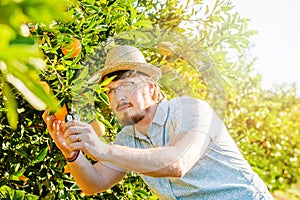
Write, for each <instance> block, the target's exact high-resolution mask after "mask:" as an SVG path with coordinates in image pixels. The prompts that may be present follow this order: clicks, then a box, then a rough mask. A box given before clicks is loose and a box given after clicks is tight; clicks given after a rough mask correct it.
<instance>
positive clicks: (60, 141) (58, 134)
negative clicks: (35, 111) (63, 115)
mask: <svg viewBox="0 0 300 200" xmlns="http://www.w3.org/2000/svg"><path fill="white" fill-rule="evenodd" d="M49 112H50V111H49V110H46V111H45V112H44V113H43V116H42V117H43V120H44V121H45V123H46V124H47V129H48V132H49V134H50V136H51V137H52V139H53V141H54V143H55V144H56V146H57V147H58V148H59V149H60V150H61V152H62V154H63V155H64V157H65V158H71V157H72V156H73V155H74V152H73V150H71V149H70V148H69V146H68V145H67V143H66V139H65V138H64V130H63V128H64V124H65V122H64V121H62V120H58V119H56V117H55V116H54V115H49Z"/></svg>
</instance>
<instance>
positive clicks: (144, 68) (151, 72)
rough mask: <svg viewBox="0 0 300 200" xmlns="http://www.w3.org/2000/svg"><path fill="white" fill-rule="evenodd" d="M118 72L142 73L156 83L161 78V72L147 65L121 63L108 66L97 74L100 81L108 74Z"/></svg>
mask: <svg viewBox="0 0 300 200" xmlns="http://www.w3.org/2000/svg"><path fill="white" fill-rule="evenodd" d="M120 70H136V71H138V72H142V73H144V74H146V75H148V76H149V77H151V78H152V79H153V80H154V81H158V80H159V79H160V77H161V70H160V69H159V68H158V67H156V66H154V65H152V64H148V63H132V62H122V63H117V64H115V65H110V66H108V67H105V68H104V69H102V70H100V71H99V72H98V73H99V75H100V81H101V80H102V79H103V78H104V77H105V76H106V75H108V74H110V73H113V72H116V71H120Z"/></svg>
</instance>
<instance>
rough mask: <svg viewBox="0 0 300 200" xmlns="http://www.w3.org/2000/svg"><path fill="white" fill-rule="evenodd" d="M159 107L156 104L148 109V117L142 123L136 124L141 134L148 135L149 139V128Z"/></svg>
mask: <svg viewBox="0 0 300 200" xmlns="http://www.w3.org/2000/svg"><path fill="white" fill-rule="evenodd" d="M157 105H158V104H156V103H155V104H153V105H151V106H150V107H149V109H148V113H147V114H146V116H145V117H144V118H143V119H142V120H141V121H139V122H138V123H136V124H134V126H135V128H136V129H137V130H138V131H139V132H140V133H142V134H144V135H146V136H147V137H148V128H149V126H150V124H151V122H152V120H153V118H154V115H155V113H156V109H157Z"/></svg>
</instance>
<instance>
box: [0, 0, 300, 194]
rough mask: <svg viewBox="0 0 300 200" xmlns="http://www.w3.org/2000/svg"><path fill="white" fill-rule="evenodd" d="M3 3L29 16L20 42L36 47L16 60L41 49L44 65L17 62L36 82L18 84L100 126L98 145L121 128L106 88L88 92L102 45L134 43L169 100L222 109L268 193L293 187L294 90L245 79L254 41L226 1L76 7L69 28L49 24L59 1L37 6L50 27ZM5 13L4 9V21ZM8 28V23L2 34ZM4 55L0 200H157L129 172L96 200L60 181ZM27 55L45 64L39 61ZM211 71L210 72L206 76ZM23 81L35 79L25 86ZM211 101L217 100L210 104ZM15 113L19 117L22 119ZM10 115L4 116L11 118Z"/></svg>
mask: <svg viewBox="0 0 300 200" xmlns="http://www.w3.org/2000/svg"><path fill="white" fill-rule="evenodd" d="M6 2H9V3H10V4H9V5H10V6H11V7H13V8H14V9H18V8H23V7H24V5H26V6H27V7H26V8H28V9H29V8H30V9H29V10H31V11H30V12H24V13H25V14H26V13H27V14H28V13H30V15H29V14H28V15H27V17H26V19H27V20H26V26H28V27H29V30H30V36H26V37H25V36H22V38H23V39H24V38H26V41H29V40H30V41H34V42H33V43H30V44H29V43H25V44H26V46H22V48H21V47H20V46H18V48H16V47H14V49H15V50H14V55H15V54H16V55H20V56H21V55H22V52H23V51H24V52H28V49H27V47H28V48H29V46H30V47H34V48H36V47H37V46H38V47H39V48H38V49H40V50H41V51H42V52H43V56H44V60H45V69H44V70H40V69H39V68H36V67H33V66H31V65H27V63H28V59H25V58H26V56H25V55H27V58H28V57H30V56H31V55H30V56H29V55H28V54H23V55H24V57H22V58H20V59H21V60H20V62H19V63H23V65H22V66H24V65H25V66H27V67H26V69H28V70H32V71H25V73H26V75H29V74H35V75H32V76H33V77H32V76H24V75H22V76H16V77H17V78H18V79H20V80H21V81H23V82H24V84H27V83H31V84H32V87H29V86H28V85H26V86H27V87H28V88H29V89H30V91H32V92H34V91H37V92H36V93H34V94H35V95H36V96H37V97H39V98H41V97H45V98H47V97H46V96H47V95H46V92H45V91H43V90H41V89H40V88H39V85H38V84H37V81H39V80H42V81H45V82H47V83H48V84H49V86H50V87H51V92H52V94H53V96H55V97H56V98H57V99H58V100H59V101H60V103H67V104H68V106H69V108H71V109H75V111H77V113H78V114H79V115H80V117H81V120H83V121H86V122H90V121H92V120H99V121H101V122H103V123H104V124H105V126H106V132H107V133H106V135H105V136H104V139H106V140H107V141H108V142H109V141H112V140H114V137H115V134H116V133H117V132H118V130H119V126H118V123H117V122H116V119H115V118H114V117H113V116H112V114H111V111H110V109H109V106H108V100H107V96H106V95H105V90H106V88H105V83H104V84H102V85H95V84H93V83H94V82H95V81H96V80H97V76H93V75H94V74H95V72H96V71H97V70H99V69H100V68H101V67H103V63H104V58H105V53H106V50H107V49H105V48H101V46H104V47H106V46H107V42H108V43H109V42H110V40H108V39H111V38H114V42H118V43H122V42H131V43H134V45H136V46H138V47H139V48H140V49H141V50H142V51H143V53H144V54H145V55H146V59H147V61H149V62H152V63H154V64H156V65H158V66H159V67H160V68H161V69H162V71H163V77H162V80H161V81H160V84H161V86H162V88H163V90H164V91H165V92H166V94H167V97H168V98H170V97H172V96H175V95H184V94H189V95H193V96H195V97H197V98H204V99H207V100H209V101H211V102H212V103H213V104H218V102H216V101H217V100H220V101H221V103H220V105H221V107H217V109H218V110H219V111H221V112H222V116H223V117H224V119H225V120H226V124H227V125H228V128H229V130H230V133H231V134H232V135H233V136H234V139H235V140H236V141H237V143H238V145H239V146H240V148H241V150H242V152H243V154H244V155H245V157H246V158H247V160H249V162H250V164H251V165H252V166H253V168H254V170H255V171H257V172H258V173H259V175H260V176H261V177H262V178H263V180H264V181H265V182H266V183H267V184H268V187H269V188H270V189H271V190H275V189H285V188H286V187H288V185H290V184H292V183H296V182H297V181H299V177H300V176H299V167H298V166H299V160H298V159H297V158H298V157H299V145H298V144H299V141H298V142H297V137H296V135H297V133H298V132H299V123H297V119H298V118H299V113H297V110H299V103H298V102H299V100H298V99H297V98H295V97H294V93H293V90H291V89H288V90H286V91H285V90H284V89H282V88H279V90H278V91H281V92H282V93H273V92H266V91H263V90H262V89H261V88H260V87H259V81H260V80H259V78H256V79H250V75H249V74H250V73H251V70H250V69H249V68H248V67H247V66H248V65H251V62H252V60H251V59H250V61H249V62H248V60H247V59H246V58H247V57H245V51H246V50H247V49H248V48H249V47H250V42H249V38H250V37H251V35H253V34H255V33H256V32H255V31H252V30H248V28H247V20H245V19H241V18H240V17H239V15H238V13H236V12H234V10H233V8H232V5H231V4H230V2H226V1H216V3H215V5H210V4H209V5H207V4H205V3H203V2H202V1H187V2H186V3H182V2H180V1H176V0H169V1H167V2H160V1H144V0H138V1H135V0H119V1H114V0H106V1H103V0H78V1H74V2H73V3H71V4H68V7H67V9H68V12H67V13H68V14H69V15H71V16H72V19H71V20H67V21H66V20H61V19H57V18H56V20H53V19H54V18H53V17H52V16H56V15H57V16H59V17H60V16H61V15H60V14H59V12H56V10H55V9H54V10H53V8H56V7H53V5H54V6H56V5H61V4H59V2H57V1H53V0H52V1H51V2H50V1H46V0H43V1H41V2H42V3H41V2H40V3H41V5H42V8H43V9H41V10H42V11H43V14H45V15H44V16H48V17H47V19H51V20H46V19H42V18H39V17H38V16H37V15H38V13H37V12H36V10H35V11H32V10H34V8H36V7H35V6H33V4H31V3H33V2H35V1H33V0H24V1H20V2H22V3H16V2H19V1H9V0H6V1H3V2H1V3H0V5H1V6H2V5H8V3H6ZM12 2H14V3H12ZM52 3H53V4H52ZM38 8H40V7H38ZM3 9H4V7H0V13H1V14H0V15H3V14H2V10H3ZM28 9H27V10H28ZM21 10H22V9H21ZM58 10H60V9H58ZM32 14H33V15H32ZM60 18H61V17H60ZM1 19H2V17H1ZM16 19H18V18H16ZM39 19H42V20H39ZM9 23H10V22H6V27H7V24H8V25H10V24H9ZM20 23H21V22H18V23H15V24H16V25H14V26H15V27H14V28H5V29H0V30H1V31H2V32H3V30H7V31H8V32H11V31H10V30H13V32H18V31H17V30H19V27H20ZM22 23H23V21H22ZM2 24H3V23H2V21H1V20H0V25H2ZM195 30H197V31H196V32H195ZM1 31H0V33H1V34H2V32H1ZM124 32H126V34H123V33H124ZM12 35H13V34H12ZM117 35H118V36H117ZM116 36H117V37H116ZM72 38H77V39H78V40H79V41H80V43H81V46H82V50H81V52H80V54H79V55H78V56H77V57H75V58H71V54H72V53H70V54H67V55H64V54H63V53H62V47H64V46H65V45H66V44H68V43H69V42H70V41H72ZM5 39H6V41H7V42H6V44H5V45H6V46H5V48H6V49H4V50H7V48H12V46H13V45H14V44H13V43H11V42H10V41H14V37H12V36H9V37H8V36H7V37H5ZM1 41H2V40H1ZM112 43H113V42H112ZM1 44H4V43H1ZM1 44H0V45H1ZM28 45H29V46H28ZM99 45H100V46H99ZM2 47H3V46H0V48H2ZM17 49H20V51H22V52H20V51H17ZM0 50H1V52H2V50H3V49H0ZM165 50H166V51H165ZM2 55H6V54H1V55H0V60H3V61H4V62H0V64H1V80H2V84H1V86H0V87H1V90H0V93H1V96H3V97H4V96H5V98H3V99H1V101H0V111H1V112H0V143H1V145H2V148H1V152H0V177H1V178H0V185H1V186H2V189H1V192H2V191H4V192H2V195H7V194H10V195H13V193H14V192H15V193H19V192H20V191H22V192H21V193H22V194H21V193H20V195H26V197H27V196H28V198H29V197H30V196H31V195H36V196H38V197H39V198H41V199H157V198H156V196H155V195H154V194H152V192H151V191H150V190H149V189H148V188H147V186H146V185H145V184H144V183H143V181H142V180H141V178H140V177H139V176H138V174H136V173H128V174H127V177H126V178H125V179H124V180H123V181H121V182H120V183H118V184H117V185H116V186H115V187H113V188H111V189H110V190H108V191H106V192H103V193H101V194H98V195H95V196H91V197H86V196H85V195H84V194H83V193H81V191H80V189H79V188H78V187H77V186H76V184H75V182H74V180H73V179H72V176H71V175H70V174H68V173H67V172H66V169H65V166H66V165H65V161H64V159H63V157H62V155H61V153H60V152H59V150H58V149H57V148H56V147H55V145H54V143H53V142H52V140H51V138H50V136H49V135H48V133H47V131H46V127H45V124H44V123H43V121H42V119H41V115H42V111H38V110H36V108H35V107H33V106H34V105H33V104H30V103H28V101H27V100H28V98H27V100H26V98H24V96H23V95H24V93H25V92H24V91H22V90H21V91H18V90H17V89H19V88H14V87H11V85H10V84H13V83H7V81H6V79H7V78H5V77H7V74H9V73H12V68H11V66H12V65H8V64H7V63H9V62H8V61H7V57H4V56H2ZM7 55H8V54H7ZM10 55H12V54H10ZM235 55H238V56H235ZM32 56H33V57H34V58H36V57H37V58H39V59H40V58H41V54H34V55H32ZM12 59H18V57H16V58H15V57H13V58H12ZM3 63H5V66H6V68H7V69H9V68H10V69H9V70H11V71H8V72H9V73H8V72H5V70H3V69H4V68H3V66H4V65H3ZM24 63H25V64H24ZM15 67H16V68H18V69H20V68H19V66H15ZM208 67H210V68H209V69H213V70H215V71H213V70H205V69H207V68H208ZM199 72H201V73H199ZM215 72H219V73H220V74H215ZM23 74H24V73H23ZM218 75H220V76H221V77H222V80H221V81H224V83H226V84H225V87H224V86H223V85H222V84H220V79H218ZM29 77H30V78H32V79H30V80H28V79H29ZM27 78H28V79H27ZM233 80H235V81H236V82H237V83H238V85H237V86H235V85H234V84H235V82H234V81H233ZM227 83H229V84H227ZM242 83H243V84H242ZM230 84H232V85H230ZM13 85H14V84H13ZM233 85H234V87H233ZM8 91H10V92H8ZM211 93H213V94H215V96H213V97H211ZM225 94H226V99H225ZM14 98H15V103H13V105H14V106H12V107H8V104H7V103H5V102H7V101H9V102H10V103H11V102H14V100H13V99H14ZM253 99H255V100H253ZM41 100H45V102H46V103H47V102H48V103H49V102H52V104H53V105H52V106H50V105H48V106H49V107H51V108H53V109H54V107H55V106H56V104H55V101H54V100H53V99H52V101H50V99H42V98H41ZM253 101H254V102H253ZM254 103H255V105H254ZM54 104H55V105H54ZM57 104H58V103H57ZM4 105H5V106H6V107H5V106H4ZM225 109H226V111H227V113H225V112H224V111H225ZM11 110H15V111H17V113H18V117H17V115H16V114H14V113H12V112H11ZM278 110H279V111H280V112H278ZM6 111H9V113H10V114H9V115H10V117H8V118H7V117H6V116H5V112H6ZM12 115H14V117H13V118H11V116H12ZM8 120H9V121H10V123H9V121H8ZM16 120H18V126H16ZM290 121H291V122H292V123H291V122H290ZM14 123H15V125H14ZM13 128H15V129H13ZM7 163H9V164H7ZM274 163H275V164H274ZM278 163H282V164H278ZM23 191H24V192H23ZM25 192H26V193H25ZM4 193H5V194H4ZM27 194H30V195H27ZM32 198H34V197H32Z"/></svg>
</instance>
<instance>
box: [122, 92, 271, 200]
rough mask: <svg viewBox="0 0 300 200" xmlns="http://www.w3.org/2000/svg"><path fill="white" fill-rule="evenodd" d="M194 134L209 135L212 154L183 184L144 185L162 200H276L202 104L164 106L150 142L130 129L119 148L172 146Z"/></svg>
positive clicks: (186, 100) (178, 101)
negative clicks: (174, 141)
mask: <svg viewBox="0 0 300 200" xmlns="http://www.w3.org/2000/svg"><path fill="white" fill-rule="evenodd" d="M187 130H194V131H200V132H201V133H205V134H208V135H209V136H210V138H211V140H210V144H209V145H208V148H207V149H206V151H205V152H204V154H203V155H202V157H201V158H200V159H199V160H198V161H197V163H196V164H195V165H194V166H193V167H192V168H191V169H190V170H189V171H188V172H187V173H186V174H185V175H184V176H183V177H182V178H172V177H167V178H153V177H150V176H145V175H142V174H141V177H142V179H143V180H144V181H145V183H146V184H147V185H148V186H149V187H150V188H151V189H152V191H153V192H154V193H155V194H156V195H157V196H158V197H159V199H168V200H171V199H183V200H195V199H205V200H210V199H213V200H218V199H222V200H235V199H236V200H254V199H255V200H262V199H264V200H265V199H266V200H269V199H270V200H271V199H273V197H272V196H271V194H270V193H269V191H268V190H267V187H266V186H265V184H264V183H263V181H262V180H261V179H260V177H259V176H258V175H257V174H256V173H255V172H254V171H253V170H252V169H251V167H250V166H249V164H248V162H247V161H246V160H245V159H244V157H243V155H242V154H241V153H240V151H239V149H238V147H237V146H236V144H235V142H234V141H233V139H232V138H231V136H230V135H229V133H228V131H227V129H226V127H225V125H224V124H223V122H222V121H221V120H220V119H219V118H218V117H217V115H216V114H215V113H214V112H213V111H212V109H211V108H210V106H209V105H208V104H207V103H206V102H205V101H202V100H199V99H195V98H191V97H178V98H173V99H171V100H170V101H167V100H164V101H162V102H161V103H160V104H159V105H158V107H157V111H156V114H155V117H154V119H153V121H152V123H151V125H150V127H149V129H148V136H149V137H146V136H145V135H143V134H141V133H139V132H138V131H137V130H136V129H135V128H134V126H126V127H124V128H123V129H122V130H121V132H120V133H119V134H118V135H117V139H116V143H118V144H120V145H124V146H129V147H133V148H153V147H161V146H165V145H167V144H168V143H169V142H170V140H171V139H172V138H173V137H174V136H175V135H176V134H178V133H181V132H184V131H187Z"/></svg>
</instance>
